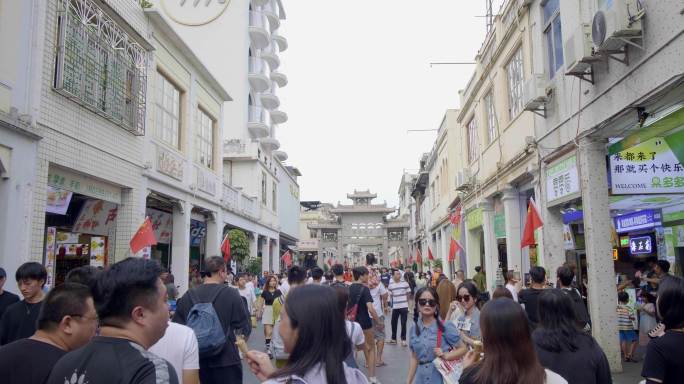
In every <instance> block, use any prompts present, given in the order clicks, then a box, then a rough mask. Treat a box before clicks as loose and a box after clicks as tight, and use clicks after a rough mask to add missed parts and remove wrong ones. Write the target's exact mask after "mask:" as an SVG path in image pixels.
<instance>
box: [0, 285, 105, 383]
mask: <svg viewBox="0 0 684 384" xmlns="http://www.w3.org/2000/svg"><path fill="white" fill-rule="evenodd" d="M96 329H97V312H95V305H94V304H93V297H92V294H91V292H90V288H88V287H87V286H85V285H81V284H74V283H65V284H62V285H60V286H57V287H55V288H53V289H52V290H51V291H50V293H48V294H47V296H46V297H45V300H43V306H42V308H41V311H40V315H39V316H38V330H37V331H36V333H34V334H33V336H31V337H29V338H28V339H20V340H17V341H14V342H12V343H9V344H7V345H5V346H3V347H2V348H0V377H2V378H3V379H2V380H3V381H2V382H3V383H4V384H43V383H44V382H45V380H47V378H48V376H49V375H50V371H51V370H52V367H53V366H54V365H55V364H56V363H57V360H59V359H60V358H61V357H62V356H64V355H65V354H66V353H67V352H68V351H72V350H74V349H77V348H80V347H82V346H83V345H85V344H86V343H88V341H90V339H91V338H92V337H93V336H94V335H95V330H96Z"/></svg>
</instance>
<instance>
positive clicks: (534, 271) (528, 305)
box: [518, 267, 546, 329]
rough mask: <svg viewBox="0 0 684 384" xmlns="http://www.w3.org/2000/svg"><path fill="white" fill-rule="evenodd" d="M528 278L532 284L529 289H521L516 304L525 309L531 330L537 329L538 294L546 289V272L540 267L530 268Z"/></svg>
mask: <svg viewBox="0 0 684 384" xmlns="http://www.w3.org/2000/svg"><path fill="white" fill-rule="evenodd" d="M530 278H531V279H532V284H530V288H529V289H523V290H522V291H520V293H519V294H518V302H520V304H521V305H522V306H523V308H525V312H526V313H527V318H528V319H529V320H530V325H532V329H535V328H537V323H539V313H538V309H537V308H538V303H539V294H541V293H542V292H543V291H544V289H545V288H546V270H544V268H542V267H532V268H530Z"/></svg>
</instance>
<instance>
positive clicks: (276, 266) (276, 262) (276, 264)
mask: <svg viewBox="0 0 684 384" xmlns="http://www.w3.org/2000/svg"><path fill="white" fill-rule="evenodd" d="M273 242H274V244H273V253H272V255H271V260H273V271H274V272H275V273H279V272H280V239H273ZM290 253H292V252H290ZM292 258H293V260H294V255H293V256H292Z"/></svg>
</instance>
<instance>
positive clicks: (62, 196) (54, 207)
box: [45, 185, 73, 215]
mask: <svg viewBox="0 0 684 384" xmlns="http://www.w3.org/2000/svg"><path fill="white" fill-rule="evenodd" d="M72 195H73V192H71V191H67V190H65V189H59V188H55V187H51V186H49V185H48V186H47V201H46V203H45V212H48V213H55V214H58V215H66V213H67V210H68V209H69V203H71V197H72Z"/></svg>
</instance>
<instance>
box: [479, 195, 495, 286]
mask: <svg viewBox="0 0 684 384" xmlns="http://www.w3.org/2000/svg"><path fill="white" fill-rule="evenodd" d="M482 210H483V212H482V230H483V231H484V249H485V264H486V267H485V272H486V275H487V287H486V288H487V290H488V291H489V292H493V291H494V288H495V285H496V270H497V268H498V267H499V250H498V248H497V246H496V236H494V204H492V200H491V199H490V198H488V199H485V202H484V203H482Z"/></svg>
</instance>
